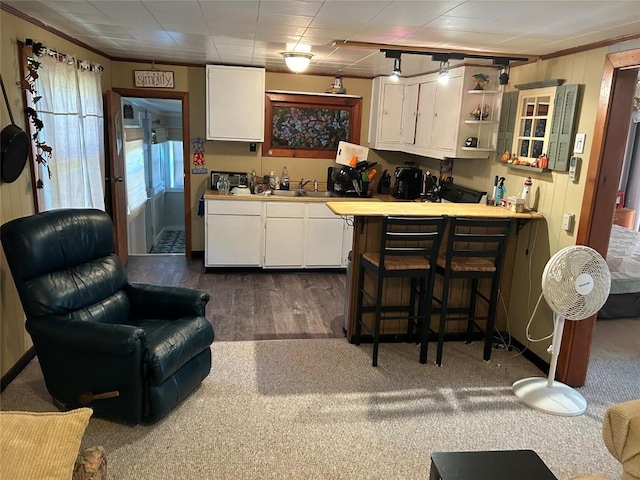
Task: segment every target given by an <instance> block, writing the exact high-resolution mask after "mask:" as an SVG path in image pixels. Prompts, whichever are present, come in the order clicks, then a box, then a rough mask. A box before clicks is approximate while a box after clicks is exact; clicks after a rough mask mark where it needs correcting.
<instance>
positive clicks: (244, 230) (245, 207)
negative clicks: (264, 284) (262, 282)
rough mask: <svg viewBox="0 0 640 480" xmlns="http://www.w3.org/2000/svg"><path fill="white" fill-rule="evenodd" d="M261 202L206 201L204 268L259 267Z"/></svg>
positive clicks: (261, 229)
mask: <svg viewBox="0 0 640 480" xmlns="http://www.w3.org/2000/svg"><path fill="white" fill-rule="evenodd" d="M263 231H264V229H263V227H262V202H234V201H230V200H206V203H205V266H206V267H230V266H245V267H259V266H261V265H262V245H263V236H262V234H263Z"/></svg>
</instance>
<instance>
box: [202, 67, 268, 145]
mask: <svg viewBox="0 0 640 480" xmlns="http://www.w3.org/2000/svg"><path fill="white" fill-rule="evenodd" d="M264 95H265V70H264V68H255V67H230V66H226V65H207V140H226V141H236V142H263V141H264V105H265V103H264Z"/></svg>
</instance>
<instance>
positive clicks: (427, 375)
mask: <svg viewBox="0 0 640 480" xmlns="http://www.w3.org/2000/svg"><path fill="white" fill-rule="evenodd" d="M370 351H371V347H370V346H369V345H362V346H360V347H356V346H354V345H350V344H348V343H347V342H346V341H345V340H344V339H313V340H270V341H257V342H229V343H226V342H215V343H214V344H213V370H212V372H211V374H210V375H209V377H208V378H207V379H206V380H205V382H204V383H203V384H202V386H201V387H200V388H198V389H197V390H196V391H195V392H194V393H193V394H192V395H191V396H190V397H189V398H187V399H186V400H185V401H184V402H183V403H182V404H181V405H180V406H179V407H178V408H176V409H175V410H174V411H173V412H171V413H170V414H169V415H168V416H167V417H166V418H165V419H163V420H162V421H161V422H159V423H157V424H155V425H152V426H135V427H131V426H125V425H120V424H117V423H113V422H109V421H106V420H102V419H98V418H93V419H91V421H90V424H89V427H88V429H87V432H86V434H85V438H84V440H83V444H85V445H94V444H100V445H103V446H104V447H105V448H106V450H107V454H108V462H109V478H110V479H112V480H116V479H150V480H154V479H265V478H266V479H276V478H277V479H426V478H428V474H429V455H430V453H431V452H433V451H451V450H486V449H494V450H496V449H533V450H535V451H537V452H538V453H539V455H540V456H541V458H542V459H543V460H544V461H545V462H546V463H547V465H548V466H549V468H550V469H551V470H552V471H553V472H554V473H555V474H556V476H557V477H558V478H559V479H568V478H570V477H571V476H573V475H580V474H587V473H590V474H601V475H605V476H608V477H609V478H610V479H618V478H620V476H621V468H620V466H619V465H618V464H617V462H616V461H615V460H614V459H613V458H612V457H611V456H610V455H609V453H608V452H607V451H606V449H605V447H604V445H603V443H602V440H601V436H600V435H601V433H600V432H601V422H602V415H603V412H604V410H605V408H606V407H607V406H608V405H610V404H611V403H614V402H618V401H624V400H628V399H631V398H640V386H639V385H638V383H637V378H638V371H639V370H638V368H639V366H640V357H638V358H633V357H631V358H613V359H604V358H602V359H599V358H594V359H593V360H592V363H591V367H590V371H589V379H588V386H586V387H584V388H582V389H581V391H582V393H583V394H584V395H585V396H586V397H587V400H588V402H589V407H588V411H587V413H586V414H585V415H583V416H580V417H571V418H562V417H554V416H550V415H546V414H543V413H539V412H537V411H534V410H531V409H529V408H527V407H525V406H523V405H522V404H520V403H518V401H517V400H516V399H515V397H514V396H513V395H512V393H511V390H510V387H511V384H512V382H513V381H515V380H517V379H520V378H522V377H525V376H530V375H539V374H540V372H539V371H538V370H537V369H536V368H535V367H533V366H532V365H531V364H530V363H529V362H528V361H527V360H525V359H523V358H521V357H513V356H512V355H513V354H512V353H510V352H505V351H495V352H494V353H493V357H492V360H491V362H489V363H486V362H483V361H482V360H481V345H480V343H474V344H471V345H465V344H463V343H447V344H446V345H445V353H444V363H443V366H442V367H441V368H438V367H436V366H435V365H434V364H433V356H434V354H435V348H434V346H433V345H432V346H430V352H429V363H428V364H427V365H421V364H419V363H418V347H417V346H415V345H412V344H384V345H381V348H380V358H379V367H378V368H373V367H371V364H370V361H371V359H370ZM627 379H631V380H633V383H631V384H630V383H629V382H628V380H627ZM0 400H1V402H2V403H1V407H2V409H3V410H15V409H23V410H35V411H45V410H54V408H53V406H52V405H51V403H50V399H49V396H48V394H47V392H46V389H45V386H44V382H43V380H42V376H41V373H40V369H39V365H38V363H37V361H35V360H34V361H32V362H31V363H30V364H29V365H28V367H27V368H26V369H25V371H23V372H22V373H21V374H20V375H19V376H18V378H16V380H14V382H12V383H11V384H10V385H9V386H8V387H7V389H6V390H5V391H4V392H3V393H2V395H1V396H0ZM514 479H517V475H516V474H514Z"/></svg>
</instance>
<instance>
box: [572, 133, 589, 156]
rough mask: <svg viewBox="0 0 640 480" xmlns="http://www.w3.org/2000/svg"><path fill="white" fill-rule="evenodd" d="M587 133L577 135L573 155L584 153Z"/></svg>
mask: <svg viewBox="0 0 640 480" xmlns="http://www.w3.org/2000/svg"><path fill="white" fill-rule="evenodd" d="M586 136H587V134H586V133H576V141H575V143H574V144H573V153H584V140H585V137H586Z"/></svg>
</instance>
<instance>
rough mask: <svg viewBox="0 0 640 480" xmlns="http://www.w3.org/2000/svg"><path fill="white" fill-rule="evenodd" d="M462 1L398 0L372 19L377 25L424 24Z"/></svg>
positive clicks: (413, 25) (411, 25)
mask: <svg viewBox="0 0 640 480" xmlns="http://www.w3.org/2000/svg"><path fill="white" fill-rule="evenodd" d="M459 3H460V2H438V1H426V2H416V1H398V2H393V3H392V4H391V5H388V6H387V7H386V8H385V9H384V10H382V11H381V12H380V13H378V15H376V16H375V17H373V18H372V19H371V20H370V23H372V24H375V25H403V26H409V27H419V26H422V25H424V24H426V23H428V22H430V21H432V20H434V19H435V18H437V17H438V16H439V15H442V14H444V13H446V12H447V11H449V10H450V9H451V8H453V7H455V6H456V5H458V4H459Z"/></svg>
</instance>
